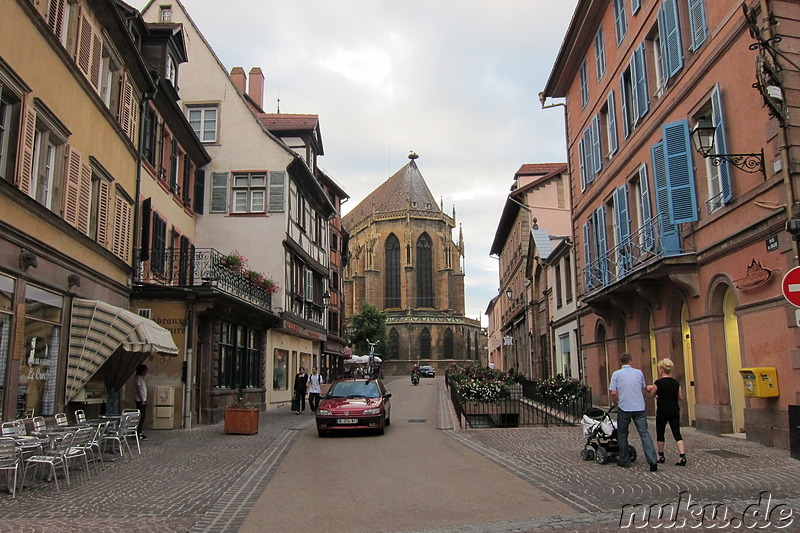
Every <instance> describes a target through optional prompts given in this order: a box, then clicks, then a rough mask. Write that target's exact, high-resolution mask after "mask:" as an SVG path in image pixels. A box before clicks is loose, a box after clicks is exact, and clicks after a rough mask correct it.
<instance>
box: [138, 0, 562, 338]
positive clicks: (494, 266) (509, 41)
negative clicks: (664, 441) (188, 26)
mask: <svg viewBox="0 0 800 533" xmlns="http://www.w3.org/2000/svg"><path fill="white" fill-rule="evenodd" d="M130 3H131V5H133V6H134V7H137V8H140V9H141V8H143V7H144V6H145V5H146V4H147V1H146V0H136V1H132V2H130ZM182 3H183V5H184V6H185V7H186V9H187V10H188V12H189V15H190V16H191V17H192V19H193V20H194V22H195V24H197V26H198V27H199V29H200V31H201V32H202V33H203V35H204V36H205V38H206V40H207V41H208V42H209V43H210V44H211V46H212V47H213V48H214V50H215V52H216V54H217V56H218V57H219V58H220V60H221V61H222V63H223V64H224V65H225V67H226V68H227V69H228V71H229V72H230V69H231V68H232V67H235V66H239V67H243V68H244V70H245V72H247V71H249V70H250V68H251V67H254V66H258V67H261V69H262V70H263V72H264V75H265V77H266V80H265V90H264V93H265V94H264V108H265V111H267V112H274V111H275V110H276V109H277V103H278V98H280V111H281V112H282V113H313V114H317V115H319V118H320V127H321V131H322V140H323V145H324V149H325V155H324V156H323V157H322V158H320V166H321V167H322V168H323V169H324V170H325V171H326V172H327V173H328V174H329V175H330V176H331V177H332V178H333V179H335V180H336V181H337V182H338V183H339V184H340V185H341V186H342V187H343V188H344V189H345V190H346V191H347V193H348V194H349V195H350V198H351V199H350V200H349V202H348V203H347V204H345V205H344V213H347V211H348V210H349V209H351V208H353V207H355V206H356V205H357V204H358V202H360V201H361V200H362V199H363V198H364V197H365V196H367V195H368V194H369V193H370V192H371V191H372V190H373V189H375V188H376V187H377V186H378V185H380V184H381V183H383V182H384V181H385V180H386V179H388V178H389V176H391V175H392V174H394V173H395V172H396V171H397V170H398V169H400V168H401V167H402V166H403V165H405V164H406V163H408V154H409V152H411V151H414V152H416V153H417V154H419V156H420V157H419V159H418V160H417V165H418V166H419V168H420V171H421V172H422V175H423V176H424V177H425V180H426V182H427V183H428V187H429V188H430V189H431V192H432V193H433V195H434V197H435V198H436V199H437V200H439V199H440V198H441V199H443V200H444V206H445V212H447V213H450V212H451V210H452V208H453V206H454V205H455V208H456V216H457V221H458V222H459V223H461V224H462V225H463V231H464V242H465V245H466V274H467V276H466V306H467V315H468V316H470V317H472V318H481V319H482V321H483V322H484V324H485V323H486V319H485V317H484V316H483V313H484V311H485V310H486V306H487V305H488V303H489V300H490V299H491V298H492V297H493V296H495V295H496V294H497V290H498V285H499V282H498V272H497V270H498V263H497V260H496V259H494V258H491V257H489V249H490V246H491V244H492V240H493V238H494V233H495V230H496V228H497V223H498V221H499V219H500V212H501V210H502V208H503V205H504V202H505V198H506V195H507V194H508V192H509V187H510V186H511V182H512V179H513V177H514V173H515V172H516V171H517V169H519V167H520V166H521V165H522V164H524V163H547V162H560V161H565V160H566V150H565V148H564V122H563V121H564V117H563V112H562V108H555V109H548V110H542V109H541V106H540V104H539V100H538V96H537V95H538V93H539V91H541V90H542V89H543V88H544V86H545V83H546V82H547V78H548V76H549V74H550V71H551V69H552V66H553V61H554V60H555V57H556V54H557V53H558V50H559V48H560V46H561V42H562V41H563V37H564V33H565V31H566V29H567V26H568V24H569V20H570V18H571V16H572V12H573V11H574V9H575V5H576V4H577V0H559V1H550V0H526V1H524V0H403V1H392V2H390V1H386V0H334V1H331V0H325V1H323V0H316V1H312V0H300V1H294V2H287V1H286V0H282V1H275V0H226V1H225V2H224V3H222V2H219V1H218V0H182ZM223 6H224V8H223ZM189 60H190V61H191V57H190V58H189ZM457 236H458V235H457V230H456V233H455V234H454V238H457Z"/></svg>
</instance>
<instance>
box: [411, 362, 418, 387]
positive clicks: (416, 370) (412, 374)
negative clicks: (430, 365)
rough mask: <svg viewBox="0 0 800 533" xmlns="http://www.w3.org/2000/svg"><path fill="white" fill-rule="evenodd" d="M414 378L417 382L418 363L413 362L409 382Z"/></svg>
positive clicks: (412, 381)
mask: <svg viewBox="0 0 800 533" xmlns="http://www.w3.org/2000/svg"><path fill="white" fill-rule="evenodd" d="M415 380H416V381H417V382H419V364H418V363H415V364H414V366H413V368H411V383H414V381H415Z"/></svg>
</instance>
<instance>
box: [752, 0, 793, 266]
mask: <svg viewBox="0 0 800 533" xmlns="http://www.w3.org/2000/svg"><path fill="white" fill-rule="evenodd" d="M759 4H760V7H761V20H762V21H763V22H764V30H763V31H764V33H765V34H766V40H769V39H771V38H772V37H773V33H772V26H771V25H770V20H771V19H772V16H771V14H770V10H769V2H768V1H767V0H759ZM778 138H779V140H780V147H779V151H780V158H781V173H782V174H783V188H784V191H785V193H786V221H787V222H788V221H789V220H791V219H792V217H793V216H794V215H793V212H794V190H793V188H792V179H791V173H790V167H789V138H788V136H787V135H786V127H785V126H779V127H778ZM792 237H795V236H794V235H792ZM792 253H793V255H794V264H795V265H797V264H800V255H798V243H797V240H796V239H794V238H793V239H792Z"/></svg>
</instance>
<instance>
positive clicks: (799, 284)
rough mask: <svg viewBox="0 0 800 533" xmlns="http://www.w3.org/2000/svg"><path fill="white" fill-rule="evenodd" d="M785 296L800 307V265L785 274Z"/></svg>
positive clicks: (783, 284)
mask: <svg viewBox="0 0 800 533" xmlns="http://www.w3.org/2000/svg"><path fill="white" fill-rule="evenodd" d="M781 290H782V291H783V297H784V298H786V299H787V300H788V301H789V303H790V304H792V305H793V306H795V307H800V267H794V268H793V269H791V270H790V271H789V272H787V273H786V275H785V276H783V282H782V283H781Z"/></svg>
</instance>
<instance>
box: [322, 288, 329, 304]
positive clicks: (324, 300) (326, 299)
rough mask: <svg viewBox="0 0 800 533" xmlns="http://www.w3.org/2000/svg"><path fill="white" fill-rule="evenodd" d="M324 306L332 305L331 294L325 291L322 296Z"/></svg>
mask: <svg viewBox="0 0 800 533" xmlns="http://www.w3.org/2000/svg"><path fill="white" fill-rule="evenodd" d="M322 305H323V306H324V307H328V306H329V305H331V293H329V292H328V291H325V293H324V294H323V295H322Z"/></svg>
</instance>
